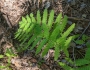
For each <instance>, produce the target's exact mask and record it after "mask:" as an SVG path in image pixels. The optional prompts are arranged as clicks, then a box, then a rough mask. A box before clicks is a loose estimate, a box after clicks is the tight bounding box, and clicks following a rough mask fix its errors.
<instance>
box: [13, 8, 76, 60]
mask: <svg viewBox="0 0 90 70" xmlns="http://www.w3.org/2000/svg"><path fill="white" fill-rule="evenodd" d="M66 24H67V16H64V18H62V14H61V13H60V14H59V15H58V16H57V18H56V20H55V21H54V11H53V10H51V12H50V14H48V11H47V9H45V10H44V12H43V17H41V14H40V11H37V15H36V16H35V17H34V15H33V13H30V15H27V16H26V17H22V21H20V22H19V29H18V30H17V32H16V33H15V39H17V40H19V41H20V45H24V47H21V49H22V50H26V49H28V48H30V50H32V49H33V48H34V47H36V46H38V47H37V49H36V54H38V53H39V52H41V50H42V48H43V51H42V56H44V55H45V54H47V52H48V50H49V49H50V48H54V49H55V56H54V58H55V60H57V59H58V57H59V53H60V51H61V50H63V51H64V53H65V54H66V56H67V57H69V54H68V51H67V48H68V46H69V44H70V42H71V40H72V39H73V36H70V37H68V36H69V34H70V33H71V31H72V30H73V29H74V27H75V24H72V25H71V26H70V27H69V28H68V29H67V30H66V31H64V29H65V27H66ZM21 49H20V50H21Z"/></svg>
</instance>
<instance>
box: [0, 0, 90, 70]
mask: <svg viewBox="0 0 90 70" xmlns="http://www.w3.org/2000/svg"><path fill="white" fill-rule="evenodd" d="M44 8H48V10H49V11H50V10H52V9H53V10H54V11H55V16H57V15H58V14H59V13H60V12H62V13H63V15H67V16H68V24H67V27H68V26H70V25H71V24H73V23H75V24H76V27H75V29H74V31H73V34H81V35H80V36H79V38H78V39H81V38H82V35H87V36H88V37H89V38H88V39H87V40H86V41H85V43H86V42H87V41H90V1H89V0H77V1H74V0H65V1H64V0H56V1H55V2H52V3H51V2H45V3H44V5H43V6H42V7H39V8H36V6H32V7H30V12H28V13H31V12H33V13H34V14H36V11H37V10H38V9H39V10H40V11H41V12H42V10H43V9H44ZM14 33H15V29H14V28H13V29H10V28H9V27H8V25H7V24H6V21H5V19H4V18H3V16H2V14H1V13H0V54H3V55H5V51H6V49H8V48H12V49H13V52H14V54H16V56H13V57H12V58H10V65H9V68H8V67H7V68H4V69H0V70H63V68H62V67H60V66H59V65H58V64H57V62H55V61H54V60H53V53H54V50H53V49H51V50H49V52H48V54H47V55H46V57H45V58H41V57H40V55H37V56H35V50H32V51H29V50H27V51H25V52H22V53H18V52H17V51H16V47H19V46H18V43H17V41H16V40H15V39H14ZM85 43H83V44H82V45H78V44H75V43H74V44H73V43H71V46H73V45H74V46H75V47H76V48H75V50H77V51H79V52H75V53H74V54H75V57H76V59H78V58H83V56H84V53H85V48H86V45H85ZM72 49H73V48H72V47H70V48H69V52H70V58H71V59H73V51H72ZM82 55H83V56H82ZM64 57H65V55H64V54H63V53H61V56H60V60H63V58H64ZM7 59H8V57H7V56H6V55H5V57H4V58H3V59H0V65H3V66H5V65H7V64H8V60H7Z"/></svg>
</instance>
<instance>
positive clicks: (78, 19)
mask: <svg viewBox="0 0 90 70" xmlns="http://www.w3.org/2000/svg"><path fill="white" fill-rule="evenodd" d="M68 19H72V20H77V21H88V22H90V20H88V19H82V18H76V17H68Z"/></svg>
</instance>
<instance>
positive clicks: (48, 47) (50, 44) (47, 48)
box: [42, 40, 54, 56]
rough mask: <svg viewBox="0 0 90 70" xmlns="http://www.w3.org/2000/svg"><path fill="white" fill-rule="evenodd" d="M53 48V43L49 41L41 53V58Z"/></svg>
mask: <svg viewBox="0 0 90 70" xmlns="http://www.w3.org/2000/svg"><path fill="white" fill-rule="evenodd" d="M53 46H54V42H53V41H50V40H49V42H48V43H47V44H46V47H45V48H44V50H43V52H42V56H45V55H46V54H47V53H48V50H49V49H50V48H52V47H53Z"/></svg>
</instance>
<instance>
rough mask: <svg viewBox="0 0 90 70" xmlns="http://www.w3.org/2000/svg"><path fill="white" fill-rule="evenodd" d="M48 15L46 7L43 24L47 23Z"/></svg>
mask: <svg viewBox="0 0 90 70" xmlns="http://www.w3.org/2000/svg"><path fill="white" fill-rule="evenodd" d="M47 16H48V13H47V9H45V10H44V12H43V18H42V25H43V24H46V23H47Z"/></svg>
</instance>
